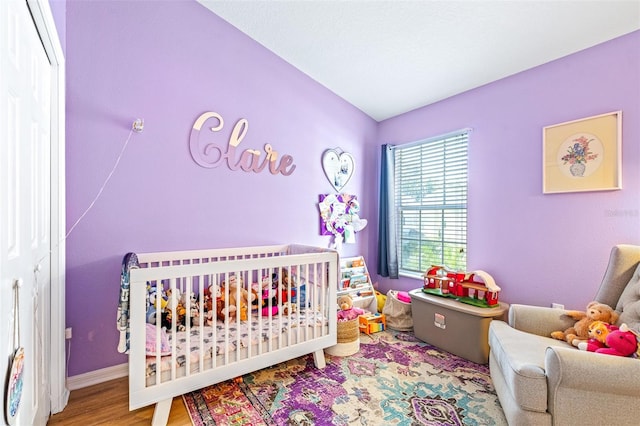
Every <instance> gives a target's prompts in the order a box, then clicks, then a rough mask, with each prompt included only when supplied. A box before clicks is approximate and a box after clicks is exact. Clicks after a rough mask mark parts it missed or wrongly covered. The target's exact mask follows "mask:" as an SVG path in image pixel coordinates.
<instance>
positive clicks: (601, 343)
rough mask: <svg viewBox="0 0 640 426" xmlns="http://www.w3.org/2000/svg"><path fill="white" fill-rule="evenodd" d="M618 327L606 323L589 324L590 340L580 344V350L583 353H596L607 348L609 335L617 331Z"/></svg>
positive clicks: (595, 322)
mask: <svg viewBox="0 0 640 426" xmlns="http://www.w3.org/2000/svg"><path fill="white" fill-rule="evenodd" d="M617 329H618V327H617V326H615V325H612V324H609V323H606V322H604V321H594V322H592V323H591V324H589V340H587V341H586V342H580V343H579V344H578V349H580V350H581V351H588V352H595V351H596V350H598V349H600V348H604V347H606V343H605V342H606V339H607V336H608V335H609V333H610V332H611V331H613V330H617Z"/></svg>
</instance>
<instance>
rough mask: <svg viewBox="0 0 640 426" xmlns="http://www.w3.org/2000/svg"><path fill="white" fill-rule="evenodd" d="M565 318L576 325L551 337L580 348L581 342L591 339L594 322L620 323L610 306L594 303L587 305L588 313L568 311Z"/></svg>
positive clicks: (553, 333)
mask: <svg viewBox="0 0 640 426" xmlns="http://www.w3.org/2000/svg"><path fill="white" fill-rule="evenodd" d="M564 315H565V316H568V317H570V318H573V319H574V320H576V323H575V324H574V325H573V326H571V327H569V328H567V329H566V330H564V331H554V332H552V333H551V337H553V338H554V339H557V340H564V341H566V342H567V343H569V344H570V345H574V346H576V347H577V346H578V345H579V344H580V342H583V341H587V340H588V339H589V324H591V323H592V322H594V321H604V322H608V323H609V324H614V323H615V322H616V321H618V313H617V312H615V311H614V310H613V309H612V308H611V307H610V306H609V305H605V304H604V303H599V302H596V301H593V302H591V303H589V304H588V305H587V310H586V312H582V311H566V312H565V314H564Z"/></svg>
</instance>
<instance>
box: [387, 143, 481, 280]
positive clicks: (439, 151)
mask: <svg viewBox="0 0 640 426" xmlns="http://www.w3.org/2000/svg"><path fill="white" fill-rule="evenodd" d="M468 141H469V131H468V130H464V131H460V132H456V133H452V134H449V135H445V136H442V137H437V138H431V139H428V140H425V141H420V142H416V143H411V144H407V145H403V146H402V145H401V146H396V147H395V148H394V149H395V164H394V180H395V188H394V191H395V210H396V211H395V213H396V218H397V219H398V220H397V230H396V235H397V239H396V241H397V253H398V263H399V270H400V272H401V273H409V274H412V273H420V274H422V273H424V272H425V271H426V270H427V269H428V268H429V267H430V266H431V265H445V266H447V267H449V268H452V269H461V270H465V269H466V251H467V146H468Z"/></svg>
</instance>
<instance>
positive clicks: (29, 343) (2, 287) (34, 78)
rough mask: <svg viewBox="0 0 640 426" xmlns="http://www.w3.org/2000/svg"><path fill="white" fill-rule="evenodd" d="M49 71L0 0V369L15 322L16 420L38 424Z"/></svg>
mask: <svg viewBox="0 0 640 426" xmlns="http://www.w3.org/2000/svg"><path fill="white" fill-rule="evenodd" d="M51 77H52V72H51V65H50V63H49V60H48V58H47V55H46V53H45V50H44V47H43V45H42V43H41V41H40V38H39V36H38V32H37V31H36V27H35V25H34V23H33V21H32V19H31V14H30V13H29V9H28V7H27V4H26V2H25V1H24V0H22V1H20V0H1V1H0V137H1V141H0V294H2V297H1V298H0V348H1V349H0V350H2V352H3V353H2V354H1V356H0V371H3V372H6V371H7V368H8V364H7V362H8V360H9V358H10V355H11V353H12V352H13V350H14V349H15V347H16V345H18V342H17V341H16V340H17V339H16V338H14V330H17V326H19V331H20V333H19V336H20V342H19V344H20V345H21V346H22V347H24V354H25V357H24V373H23V376H22V377H23V387H22V392H21V393H20V395H21V396H20V404H19V408H18V411H17V414H16V417H15V419H14V421H15V424H18V425H27V424H28V425H44V424H46V422H47V419H48V417H49V412H50V398H49V388H50V383H49V380H48V378H49V377H50V366H49V362H48V360H49V356H50V347H51V341H50V331H49V321H50V308H49V307H50V292H51V287H50V284H51V277H50V251H51V241H50V226H51V224H50V220H51V217H50V204H51V202H50V196H51V189H50V167H51V160H50V155H51V153H50V145H51V144H50V137H51V135H50V129H51V104H50V102H51V101H50V93H51V91H50V87H51V86H50V85H51ZM17 282H20V283H21V286H20V288H19V296H20V297H19V306H18V309H17V310H16V309H15V305H14V297H13V294H14V286H15V284H16V283H17ZM16 312H17V313H19V315H18V316H17V321H15V320H14V318H16V315H15V313H16ZM5 386H6V384H5V383H3V396H4V398H3V408H4V403H5V402H6V398H7V397H6V395H5Z"/></svg>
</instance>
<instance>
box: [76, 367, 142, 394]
mask: <svg viewBox="0 0 640 426" xmlns="http://www.w3.org/2000/svg"><path fill="white" fill-rule="evenodd" d="M128 375H129V364H120V365H114V366H113V367H107V368H102V369H100V370H95V371H89V372H88V373H84V374H78V375H77V376H72V377H68V378H67V388H68V389H69V390H75V389H82V388H86V387H87V386H92V385H97V384H99V383H104V382H108V381H109V380H114V379H119V378H121V377H126V376H128Z"/></svg>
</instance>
